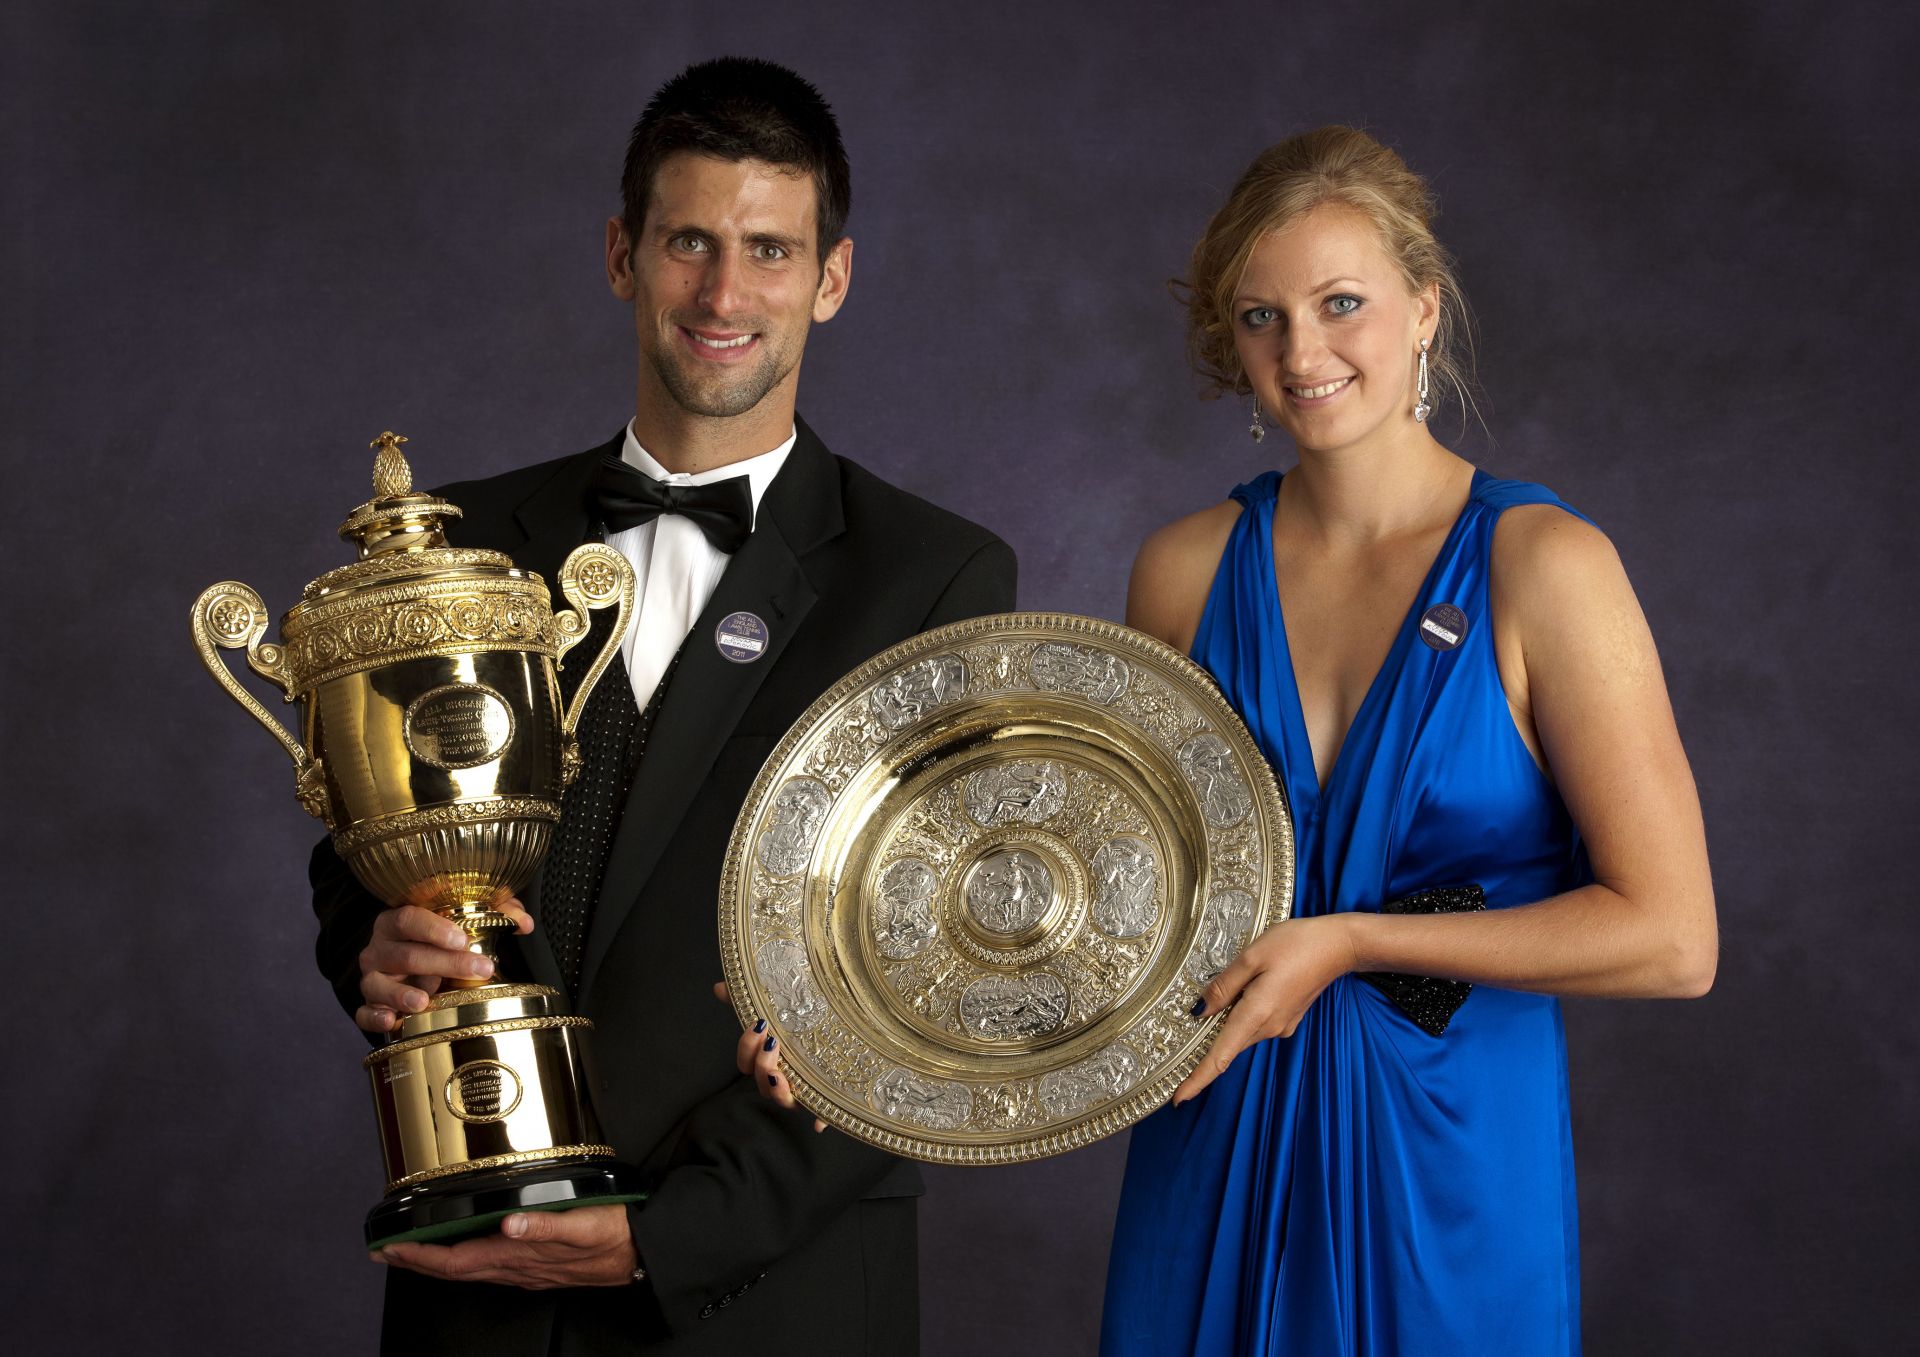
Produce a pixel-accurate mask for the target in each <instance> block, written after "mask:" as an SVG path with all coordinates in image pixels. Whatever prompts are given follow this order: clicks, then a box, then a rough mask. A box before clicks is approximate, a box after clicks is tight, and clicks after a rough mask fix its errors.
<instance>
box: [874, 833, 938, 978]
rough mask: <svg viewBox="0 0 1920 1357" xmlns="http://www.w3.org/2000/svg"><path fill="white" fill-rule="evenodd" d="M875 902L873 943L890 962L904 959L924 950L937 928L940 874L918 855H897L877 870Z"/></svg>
mask: <svg viewBox="0 0 1920 1357" xmlns="http://www.w3.org/2000/svg"><path fill="white" fill-rule="evenodd" d="M879 885H880V890H879V896H878V898H877V899H876V900H875V901H874V911H873V945H874V949H875V950H876V951H878V952H879V953H880V955H881V956H883V957H885V958H887V960H889V961H905V960H907V959H908V958H909V957H914V956H918V955H919V954H920V953H921V952H924V951H925V950H926V949H927V945H928V944H929V943H931V942H932V941H933V939H934V937H935V935H936V934H938V933H939V931H940V925H939V921H938V920H936V919H935V918H934V913H933V903H934V893H935V892H936V891H937V890H938V889H939V887H940V878H939V875H938V874H937V873H936V872H935V871H934V870H933V868H932V867H930V866H928V865H927V864H926V863H925V862H922V861H921V860H920V859H919V858H900V859H898V860H897V861H895V862H893V863H891V864H890V865H889V866H888V867H887V869H886V870H885V871H884V872H882V873H880V882H879Z"/></svg>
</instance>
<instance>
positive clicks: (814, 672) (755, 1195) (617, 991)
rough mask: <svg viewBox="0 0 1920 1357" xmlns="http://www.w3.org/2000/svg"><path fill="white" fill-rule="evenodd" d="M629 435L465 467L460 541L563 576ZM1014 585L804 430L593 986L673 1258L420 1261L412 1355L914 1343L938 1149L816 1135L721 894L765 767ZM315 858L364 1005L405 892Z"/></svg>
mask: <svg viewBox="0 0 1920 1357" xmlns="http://www.w3.org/2000/svg"><path fill="white" fill-rule="evenodd" d="M622 438H624V433H623V434H622V435H620V436H618V437H616V438H615V439H614V440H613V441H612V442H610V443H608V444H606V445H605V446H603V447H599V448H594V449H592V450H591V451H588V452H584V453H580V454H578V455H576V456H573V457H565V458H561V459H559V460H557V461H551V462H545V463H542V464H540V465H538V466H532V467H527V468H525V469H522V470H519V471H512V472H508V473H506V474H505V475H501V476H495V477H492V478H489V479H487V480H480V481H471V482H467V483H464V484H459V485H452V486H448V487H446V488H445V490H444V491H443V493H444V494H445V495H446V496H447V497H448V498H449V499H451V500H452V501H453V502H454V503H455V504H457V505H459V506H460V507H461V509H462V510H464V512H465V516H464V517H463V518H462V519H461V520H460V521H459V522H457V523H455V524H453V525H451V527H450V529H449V537H450V538H452V539H453V540H454V541H455V542H456V543H457V544H461V545H477V546H488V547H493V548H497V549H499V550H504V551H507V552H509V553H511V554H512V556H513V558H514V562H515V563H516V564H517V565H519V566H521V567H522V568H525V569H529V570H534V571H538V572H539V573H540V574H541V575H542V576H543V577H544V578H545V579H547V580H548V581H549V583H551V582H552V580H553V579H554V577H555V575H556V573H557V572H558V569H559V566H560V562H561V560H562V559H563V558H564V557H565V556H566V554H567V553H568V552H569V551H571V550H572V549H573V548H574V547H575V546H577V545H579V544H580V543H581V542H582V541H585V540H587V537H588V533H589V531H590V525H589V522H588V515H587V508H586V501H585V494H586V487H587V481H588V477H589V475H590V473H591V471H592V468H593V465H594V462H595V461H596V459H598V458H599V457H600V456H601V455H602V454H604V453H606V452H613V453H614V454H616V455H617V454H618V452H619V450H620V446H621V439H622ZM1013 602H1014V558H1013V553H1012V551H1011V550H1010V549H1009V548H1008V547H1007V545H1006V544H1005V543H1004V542H1002V541H1000V540H999V539H998V538H996V537H994V536H993V535H992V534H991V533H989V532H987V531H986V530H985V529H984V528H981V527H979V526H978V525H976V524H973V523H970V522H967V521H966V520H965V519H962V518H958V517H955V516H954V515H952V514H950V513H947V512H945V511H944V510H941V509H938V508H936V507H934V506H933V505H931V504H928V503H927V502H926V501H924V500H920V499H917V498H915V497H914V496H912V495H909V494H907V493H905V492H904V491H901V490H898V489H896V488H894V487H893V486H890V485H888V484H886V483H885V482H884V481H881V480H879V479H878V478H876V477H874V476H873V475H871V474H869V473H868V472H866V471H864V470H862V469H861V468H860V467H858V466H856V465H855V464H853V463H851V462H848V461H846V460H844V459H842V458H839V457H835V456H834V455H833V454H831V453H830V452H828V451H827V449H826V447H825V446H824V445H823V444H822V443H821V442H820V440H819V439H818V438H816V437H815V436H814V434H813V432H812V430H810V429H808V428H807V426H806V425H805V424H804V423H801V424H800V425H799V437H798V439H797V441H796V442H795V444H794V447H793V451H792V452H791V453H790V454H789V455H788V457H787V461H786V464H785V465H784V466H783V467H782V468H781V470H780V474H779V475H778V476H777V477H776V478H775V479H774V481H773V483H772V485H771V486H769V487H768V489H767V492H766V494H765V496H764V497H763V498H762V501H761V504H760V507H759V512H758V515H757V518H756V522H755V526H754V531H753V534H752V536H751V537H750V538H749V539H748V540H747V543H746V545H744V546H743V547H741V548H740V550H739V551H738V552H737V553H735V555H734V557H733V559H732V560H731V561H730V562H729V563H728V566H727V569H726V573H725V574H724V575H723V576H722V578H721V580H720V584H719V587H718V588H717V589H716V591H715V592H714V595H713V598H712V600H711V602H709V603H708V605H707V608H706V611H705V612H704V613H703V614H702V615H701V617H700V618H699V620H698V621H696V622H695V623H694V625H693V631H692V632H691V634H690V636H689V638H688V641H687V647H686V652H685V655H684V657H683V658H682V660H681V662H680V666H679V669H678V671H677V672H676V673H675V674H674V675H673V678H672V681H671V683H670V684H669V686H668V688H667V691H666V695H665V699H664V702H663V704H662V707H661V709H660V713H659V716H658V717H657V719H656V724H655V726H654V729H653V732H652V735H651V737H650V738H649V741H648V745H647V753H646V758H645V760H644V761H643V762H642V764H641V765H640V769H639V772H638V774H637V775H636V777H635V779H634V783H633V787H632V790H631V792H630V793H629V795H628V798H627V803H626V809H625V813H624V816H623V818H622V820H621V823H620V826H619V828H618V830H617V831H616V834H615V838H614V842H613V847H612V851H611V853H610V854H609V857H608V862H607V871H606V878H605V884H604V886H603V888H602V890H601V893H600V899H599V902H598V905H597V906H596V908H595V912H594V915H593V918H592V921H591V924H590V927H589V930H588V934H587V938H586V947H585V955H584V959H583V962H582V969H581V986H580V992H579V995H578V997H577V999H576V1001H575V1009H576V1011H578V1012H580V1013H582V1014H584V1015H585V1016H586V1017H589V1018H591V1019H592V1020H593V1022H594V1025H595V1031H594V1034H593V1056H594V1059H595V1064H596V1068H597V1070H598V1074H597V1077H596V1087H595V1089H594V1094H595V1101H596V1104H597V1106H598V1109H599V1113H600V1117H601V1121H602V1122H603V1124H604V1128H605V1130H606V1132H607V1135H608V1139H609V1140H610V1141H611V1142H612V1144H613V1146H614V1147H615V1149H616V1150H617V1151H618V1152H619V1153H620V1156H621V1157H622V1158H623V1159H625V1160H626V1161H627V1162H629V1163H632V1164H637V1165H639V1166H641V1168H642V1169H643V1171H644V1173H645V1174H646V1176H647V1178H648V1180H649V1183H648V1185H649V1187H650V1189H651V1193H652V1195H651V1197H650V1198H649V1199H648V1200H647V1201H646V1202H645V1203H644V1204H642V1205H639V1206H636V1207H633V1208H631V1211H630V1221H631V1224H632V1227H633V1237H634V1241H635V1244H636V1245H637V1247H638V1249H639V1252H640V1256H641V1258H642V1259H643V1260H644V1262H645V1265H646V1267H647V1270H648V1273H649V1277H650V1281H649V1283H648V1284H647V1285H645V1286H636V1287H625V1288H609V1289H604V1290H596V1289H582V1290H577V1291H558V1292H552V1291H549V1292H534V1291H522V1290H519V1289H517V1288H512V1287H496V1286H488V1285H481V1284H464V1285H461V1284H449V1283H440V1282H436V1281H431V1280H429V1279H426V1278H423V1277H420V1276H418V1275H416V1274H413V1273H408V1272H406V1271H404V1270H401V1269H395V1270H394V1271H393V1272H392V1274H390V1276H389V1279H388V1290H387V1308H386V1319H385V1324H384V1341H383V1349H384V1350H386V1351H391V1352H404V1353H407V1354H409V1357H427V1354H430V1353H436V1352H449V1353H451V1352H458V1353H461V1354H472V1353H475V1352H486V1353H516V1354H518V1353H525V1354H538V1357H547V1355H548V1354H549V1353H566V1354H574V1353H601V1352H636V1351H639V1352H649V1353H653V1352H658V1353H674V1354H680V1353H735V1352H753V1351H762V1350H764V1351H769V1352H784V1353H794V1354H806V1353H814V1352H834V1353H875V1354H883V1353H884V1354H886V1355H887V1357H894V1354H897V1353H900V1352H910V1351H913V1350H914V1345H915V1344H916V1343H917V1337H918V1322H919V1321H918V1296H917V1285H918V1279H917V1275H916V1271H917V1251H916V1250H917V1244H916V1237H915V1228H916V1226H915V1218H914V1202H913V1198H914V1197H915V1196H917V1195H918V1194H919V1193H920V1191H921V1187H920V1178H919V1174H918V1171H917V1170H916V1169H915V1168H914V1167H913V1166H912V1165H911V1164H909V1163H907V1162H906V1161H904V1160H900V1159H897V1158H894V1157H892V1156H889V1155H886V1154H884V1153H882V1152H881V1151H879V1150H876V1149H873V1148H871V1147H868V1146H866V1145H863V1144H861V1143H860V1142H858V1141H855V1140H853V1139H852V1138H850V1137H848V1136H845V1135H842V1134H841V1133H839V1132H836V1131H828V1132H826V1133H824V1134H818V1135H816V1134H815V1133H814V1131H813V1129H812V1120H811V1118H810V1117H808V1116H807V1115H806V1114H804V1113H802V1112H799V1111H791V1112H789V1111H783V1110H782V1109H780V1108H779V1107H777V1106H775V1105H774V1104H772V1103H770V1102H768V1101H767V1100H765V1099H763V1098H761V1097H760V1096H758V1093H757V1092H756V1090H755V1089H754V1088H753V1086H752V1085H751V1083H750V1082H749V1081H748V1080H747V1079H745V1078H743V1077H742V1076H740V1075H739V1074H738V1073H736V1072H735V1070H734V1068H733V1058H732V1052H733V1046H734V1043H735V1041H736V1040H737V1039H738V1036H739V1032H738V1025H737V1024H736V1023H735V1021H734V1018H733V1014H732V1011H731V1010H730V1009H729V1008H728V1007H727V1006H725V1005H723V1004H721V1003H719V1002H717V1001H716V1000H715V999H714V997H713V993H712V985H713V982H714V981H715V980H717V979H719V978H720V958H719V948H718V942H717V930H716V914H715V901H716V899H717V895H718V891H719V879H720V867H721V859H722V857H723V856H724V853H725V849H726V842H727V838H728V835H729V834H730V832H731V830H732V828H733V821H734V817H735V815H736V814H737V813H738V811H739V809H740V806H741V803H742V802H743V801H744V800H745V797H746V792H747V788H748V786H749V784H750V783H751V782H752V780H753V777H754V775H755V773H757V772H758V771H759V768H760V765H761V763H762V762H763V761H764V760H765V759H766V756H767V755H768V754H769V753H770V752H771V751H772V749H773V746H774V744H775V742H776V741H778V739H779V738H780V736H781V735H783V734H784V733H785V732H786V730H787V728H788V727H789V726H790V725H791V724H792V723H793V722H794V721H795V720H796V719H798V717H799V716H800V713H801V712H802V711H804V710H805V708H806V707H807V705H808V704H809V703H811V702H812V701H813V700H814V699H815V698H816V697H818V696H819V695H820V694H821V693H822V692H823V691H825V690H826V689H827V688H828V687H830V686H831V685H832V684H833V683H834V681H835V680H837V679H839V678H840V677H841V676H842V675H843V674H845V673H846V672H847V671H848V670H850V669H852V668H853V667H854V666H855V665H857V664H859V663H860V662H861V661H863V660H866V659H868V658H869V657H871V656H872V655H874V654H875V653H876V652H878V651H880V650H883V649H885V648H886V647H887V646H890V645H892V644H893V643H895V642H896V641H900V640H903V639H904V638H906V637H908V636H911V635H913V634H914V633H916V632H919V631H924V630H926V629H927V628H929V627H934V626H938V625H940V624H941V623H945V622H952V621H956V620H959V619H961V618H966V617H974V616H978V615H980V614H983V613H990V612H1003V611H1006V610H1008V609H1010V608H1012V607H1013ZM555 605H556V606H557V607H558V606H564V602H563V601H562V600H560V599H558V598H556V599H555ZM734 612H750V613H754V614H757V615H758V616H759V617H760V618H761V619H762V620H764V621H765V622H766V624H767V628H768V631H769V632H770V633H771V634H770V636H769V638H768V640H767V649H766V652H765V654H764V655H763V657H762V658H760V659H759V660H757V661H755V662H753V663H749V664H736V663H732V662H730V661H728V660H727V659H725V658H724V657H722V656H721V655H720V654H719V652H718V651H717V650H716V649H715V647H714V644H713V641H712V637H713V634H714V629H715V627H716V626H717V624H718V622H719V620H720V619H721V618H724V617H726V616H727V615H728V614H730V613H734ZM583 662H584V661H583ZM311 875H312V880H313V890H314V909H315V912H316V913H317V914H318V915H319V919H320V938H319V943H318V948H317V951H318V956H319V961H320V966H321V970H322V971H323V972H324V973H325V974H326V975H327V976H328V978H329V979H330V980H331V981H332V982H333V985H334V988H335V991H336V992H337V993H338V995H339V997H340V1001H341V1003H342V1004H343V1005H344V1006H345V1007H346V1008H347V1009H348V1011H349V1012H351V1011H352V1010H353V1009H354V1008H356V1007H358V1005H359V1004H360V1003H361V1002H362V1001H361V997H360V992H359V969H358V964H357V954H358V953H359V951H360V949H361V948H362V947H364V946H365V945H366V940H367V937H368V935H369V932H370V930H371V928H372V926H373V920H374V918H375V917H376V916H377V914H378V912H379V910H380V909H381V905H380V903H379V902H378V901H377V900H375V899H374V898H373V897H372V896H370V895H369V894H367V893H366V891H364V890H363V889H362V888H361V887H360V886H359V884H358V883H357V882H355V881H354V880H353V878H352V877H351V875H350V874H349V873H348V872H347V870H346V868H345V866H344V865H343V864H342V863H341V861H340V859H339V858H338V857H337V856H336V855H335V854H334V852H333V849H332V847H331V845H330V844H328V843H326V842H324V841H323V842H322V843H321V844H320V845H319V847H318V848H317V849H316V850H315V853H314V858H313V866H312V873H311ZM537 892H538V883H536V884H535V886H534V887H533V889H532V890H531V891H529V892H528V895H529V896H530V897H532V898H529V899H528V901H527V903H528V905H529V907H530V908H531V909H533V910H534V912H535V917H538V898H537ZM516 945H517V946H518V948H519V958H518V961H519V964H520V968H521V971H522V973H523V974H526V975H530V976H531V977H532V978H534V979H536V980H539V981H541V982H543V983H546V984H549V985H552V986H554V987H556V988H559V989H562V991H563V992H564V985H563V984H562V982H561V978H560V971H559V968H558V966H557V965H556V964H555V961H554V958H553V954H552V952H551V951H550V950H549V948H548V947H547V945H546V942H545V936H544V934H543V933H542V932H541V931H539V930H536V931H535V932H534V933H533V934H532V935H531V936H530V937H527V938H523V939H519V940H517V944H516ZM369 1149H371V1146H370V1147H369Z"/></svg>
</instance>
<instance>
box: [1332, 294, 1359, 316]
mask: <svg viewBox="0 0 1920 1357" xmlns="http://www.w3.org/2000/svg"><path fill="white" fill-rule="evenodd" d="M1327 308H1328V309H1329V310H1331V311H1332V312H1333V314H1334V315H1336V316H1350V315H1352V314H1353V313H1354V312H1355V311H1358V310H1359V309H1360V299H1359V298H1358V297H1356V296H1354V295H1353V294H1351V293H1348V292H1342V293H1341V294H1340V295H1339V296H1337V297H1329V298H1327Z"/></svg>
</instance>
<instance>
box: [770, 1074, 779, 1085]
mask: <svg viewBox="0 0 1920 1357" xmlns="http://www.w3.org/2000/svg"><path fill="white" fill-rule="evenodd" d="M779 1082H780V1076H779V1075H777V1074H769V1075H768V1076H767V1083H768V1084H770V1085H772V1084H778V1083H779Z"/></svg>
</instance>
